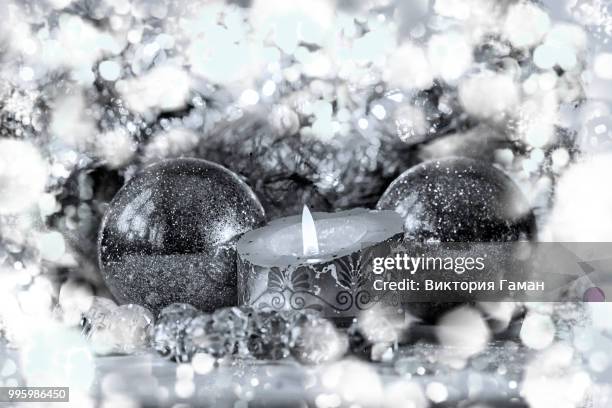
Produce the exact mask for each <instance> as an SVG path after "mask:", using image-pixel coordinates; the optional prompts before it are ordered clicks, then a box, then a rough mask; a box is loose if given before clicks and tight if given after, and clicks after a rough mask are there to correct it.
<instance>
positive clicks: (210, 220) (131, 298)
mask: <svg viewBox="0 0 612 408" xmlns="http://www.w3.org/2000/svg"><path fill="white" fill-rule="evenodd" d="M263 221H264V212H263V208H262V207H261V205H260V204H259V201H258V200H257V198H256V197H255V195H254V194H253V192H252V191H251V189H250V188H249V187H248V186H247V185H246V184H245V183H243V182H242V181H241V180H240V179H239V178H238V177H237V176H236V175H235V174H234V173H232V172H230V171H229V170H227V169H225V168H223V167H221V166H219V165H217V164H214V163H211V162H208V161H205V160H196V159H177V160H169V161H164V162H160V163H157V164H155V165H153V166H150V167H147V168H146V169H144V170H143V171H142V172H141V173H139V174H138V175H137V176H135V177H134V178H133V179H131V180H130V181H129V182H128V183H127V184H126V185H125V186H124V187H123V188H122V189H121V190H120V191H119V193H117V195H116V196H115V198H114V199H113V201H112V202H111V204H110V206H109V209H108V211H107V213H106V215H105V217H104V220H103V223H102V227H101V230H100V236H99V257H100V265H101V268H102V272H103V275H104V279H105V281H106V283H107V285H108V286H109V288H110V290H111V292H112V293H113V295H114V296H115V297H116V298H117V300H118V301H119V302H120V303H128V302H129V303H137V304H141V305H145V306H147V307H149V308H151V309H153V310H154V311H156V310H159V309H160V308H161V307H163V306H165V305H168V304H170V303H173V302H185V303H190V304H193V305H194V306H196V307H198V308H200V309H203V310H212V309H214V308H216V307H220V306H226V305H233V304H234V303H235V302H236V252H235V239H236V237H237V235H239V234H241V233H244V232H246V231H248V230H250V229H252V228H253V227H255V226H258V225H260V224H262V223H263Z"/></svg>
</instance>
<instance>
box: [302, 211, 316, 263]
mask: <svg viewBox="0 0 612 408" xmlns="http://www.w3.org/2000/svg"><path fill="white" fill-rule="evenodd" d="M302 250H303V253H304V256H308V255H316V254H318V253H319V240H318V238H317V228H316V225H315V222H314V219H313V218H312V214H311V213H310V210H309V209H308V206H307V205H304V209H303V210H302Z"/></svg>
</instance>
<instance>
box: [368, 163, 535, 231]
mask: <svg viewBox="0 0 612 408" xmlns="http://www.w3.org/2000/svg"><path fill="white" fill-rule="evenodd" d="M376 207H377V208H378V209H379V210H394V211H396V212H397V213H399V214H401V215H402V217H403V218H404V230H405V236H406V239H408V240H410V241H419V242H422V241H429V240H433V241H439V242H508V241H517V240H521V239H529V238H531V237H532V236H533V234H534V232H535V222H534V217H533V214H532V212H531V210H530V208H529V204H528V202H527V199H526V198H525V197H524V195H523V194H522V192H521V191H520V190H519V188H518V187H517V186H516V184H515V183H514V182H513V181H512V180H511V179H510V178H509V177H508V176H506V175H505V174H504V173H503V172H502V171H501V170H498V169H497V168H495V167H493V166H491V165H490V164H487V163H484V162H479V161H476V160H472V159H467V158H460V157H451V158H445V159H440V160H431V161H427V162H424V163H421V164H419V165H417V166H414V167H412V168H411V169H409V170H407V171H406V172H404V173H403V174H402V175H401V176H399V177H398V178H397V179H396V180H395V181H394V182H393V183H391V185H390V186H389V188H388V189H387V191H385V193H384V194H383V196H382V197H381V198H380V200H379V201H378V204H377V206H376Z"/></svg>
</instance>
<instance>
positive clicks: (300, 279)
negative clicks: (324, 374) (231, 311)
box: [237, 206, 403, 318]
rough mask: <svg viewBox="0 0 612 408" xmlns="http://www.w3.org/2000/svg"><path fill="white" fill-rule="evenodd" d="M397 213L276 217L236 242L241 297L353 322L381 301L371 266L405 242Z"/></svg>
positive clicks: (254, 302) (305, 212)
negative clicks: (397, 245) (375, 260)
mask: <svg viewBox="0 0 612 408" xmlns="http://www.w3.org/2000/svg"><path fill="white" fill-rule="evenodd" d="M402 226H403V222H402V219H401V217H400V216H399V215H398V214H397V213H395V212H394V211H370V210H365V209H355V210H349V211H342V212H337V213H314V214H311V212H310V211H309V209H308V207H306V206H304V210H303V212H302V215H301V216H300V215H295V216H291V217H285V218H280V219H277V220H274V221H272V222H270V223H269V224H268V225H266V226H265V227H263V228H259V229H256V230H253V231H249V232H247V233H245V234H244V235H243V236H242V237H241V238H240V240H239V241H238V245H237V250H238V297H239V301H240V303H242V304H247V305H251V306H254V307H257V308H262V309H265V308H270V309H275V310H299V309H315V310H320V311H322V313H323V315H325V316H327V317H332V318H334V317H337V318H342V317H353V316H355V315H356V314H357V313H359V311H361V310H365V309H367V308H369V307H371V306H372V305H373V304H374V303H375V302H376V301H378V300H380V299H379V298H378V297H377V296H380V295H379V294H377V293H376V292H375V291H374V290H373V285H372V282H373V279H374V275H373V273H372V259H373V258H374V257H384V256H387V255H388V254H389V252H390V250H391V248H392V247H393V246H394V245H396V244H399V243H400V242H401V240H402V237H403V227H402Z"/></svg>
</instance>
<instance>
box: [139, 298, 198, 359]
mask: <svg viewBox="0 0 612 408" xmlns="http://www.w3.org/2000/svg"><path fill="white" fill-rule="evenodd" d="M199 314H200V312H199V311H198V309H196V308H195V307H193V306H191V305H188V304H186V303H173V304H171V305H169V306H167V307H165V308H164V309H162V310H161V312H159V315H158V317H157V322H156V323H155V326H153V328H152V330H151V340H150V342H151V346H152V347H153V348H154V349H155V350H156V351H157V352H158V353H159V354H161V355H162V356H164V357H167V358H169V359H172V360H175V361H179V362H185V361H189V360H190V359H191V357H192V355H191V353H190V352H188V351H187V350H186V348H185V337H186V329H187V327H188V326H189V324H190V323H191V321H192V320H193V319H194V318H195V317H196V316H198V315H199Z"/></svg>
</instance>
